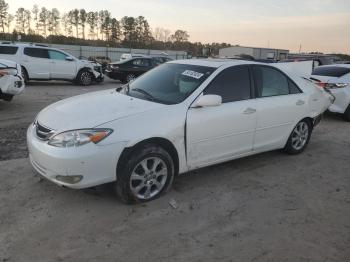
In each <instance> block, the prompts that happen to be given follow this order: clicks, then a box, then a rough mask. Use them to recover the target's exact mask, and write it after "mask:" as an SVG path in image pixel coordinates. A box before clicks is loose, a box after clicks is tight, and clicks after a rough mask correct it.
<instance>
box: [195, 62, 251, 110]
mask: <svg viewBox="0 0 350 262" xmlns="http://www.w3.org/2000/svg"><path fill="white" fill-rule="evenodd" d="M239 67H243V68H244V67H247V68H248V76H249V87H250V98H248V99H241V100H236V101H230V102H223V103H222V104H229V103H235V102H240V101H248V100H251V99H254V98H255V89H254V83H253V78H252V73H253V72H252V70H251V68H250V66H249V65H234V66H229V67H226V68H224V69H223V70H221V71H220V72H219V73H218V74H217V75H216V76H215V77H214V78H213V79H212V80H211V81H210V82H209V83H208V84H207V85H206V87H205V88H204V89H203V90H202V92H201V94H202V95H205V94H204V93H205V91H206V90H207V89H208V88H209V86H210V84H211V83H212V82H214V81H215V80H216V79H217V78H218V77H219V76H220V75H221V74H222V73H223V72H225V71H226V70H228V69H232V68H239Z"/></svg>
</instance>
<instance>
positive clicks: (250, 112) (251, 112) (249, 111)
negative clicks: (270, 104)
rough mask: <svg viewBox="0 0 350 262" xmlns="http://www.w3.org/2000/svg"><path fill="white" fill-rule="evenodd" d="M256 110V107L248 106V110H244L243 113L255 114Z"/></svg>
mask: <svg viewBox="0 0 350 262" xmlns="http://www.w3.org/2000/svg"><path fill="white" fill-rule="evenodd" d="M255 112H256V109H254V108H251V107H248V108H247V109H246V110H244V111H243V114H246V115H250V114H254V113H255Z"/></svg>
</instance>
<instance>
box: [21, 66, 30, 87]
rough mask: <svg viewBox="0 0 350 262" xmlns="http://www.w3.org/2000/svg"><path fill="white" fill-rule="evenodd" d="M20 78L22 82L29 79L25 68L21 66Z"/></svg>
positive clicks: (26, 81)
mask: <svg viewBox="0 0 350 262" xmlns="http://www.w3.org/2000/svg"><path fill="white" fill-rule="evenodd" d="M22 78H23V80H24V83H25V84H26V83H28V81H29V76H28V72H27V70H26V69H25V68H24V67H23V66H22Z"/></svg>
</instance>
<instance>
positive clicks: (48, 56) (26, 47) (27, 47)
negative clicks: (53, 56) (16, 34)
mask: <svg viewBox="0 0 350 262" xmlns="http://www.w3.org/2000/svg"><path fill="white" fill-rule="evenodd" d="M26 49H42V50H46V53H47V57H37V56H31V55H28V54H26V53H25V52H26ZM23 54H24V55H26V56H29V57H31V58H36V59H48V60H50V55H49V49H47V48H42V47H40V48H38V47H30V46H25V47H24V48H23Z"/></svg>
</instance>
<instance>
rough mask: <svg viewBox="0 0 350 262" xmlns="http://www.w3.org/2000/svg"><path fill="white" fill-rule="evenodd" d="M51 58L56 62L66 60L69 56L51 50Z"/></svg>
mask: <svg viewBox="0 0 350 262" xmlns="http://www.w3.org/2000/svg"><path fill="white" fill-rule="evenodd" d="M49 56H50V59H54V60H66V57H67V56H68V55H66V54H64V53H61V52H58V51H55V50H49Z"/></svg>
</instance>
